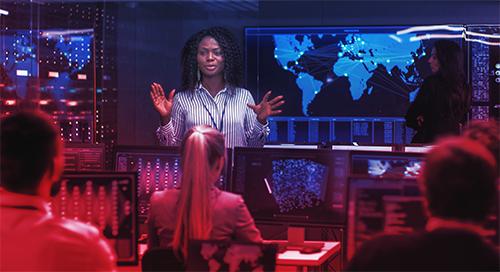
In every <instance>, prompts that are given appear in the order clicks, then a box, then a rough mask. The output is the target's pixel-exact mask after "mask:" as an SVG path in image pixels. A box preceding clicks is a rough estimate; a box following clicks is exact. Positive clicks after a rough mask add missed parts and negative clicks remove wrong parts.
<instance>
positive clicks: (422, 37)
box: [410, 33, 500, 46]
mask: <svg viewBox="0 0 500 272" xmlns="http://www.w3.org/2000/svg"><path fill="white" fill-rule="evenodd" d="M456 38H464V40H466V41H468V42H478V43H482V44H486V45H493V46H500V42H489V41H484V40H480V39H474V38H468V37H467V36H466V35H465V33H463V34H425V35H420V36H415V37H411V38H410V41H411V42H415V41H421V40H430V39H456Z"/></svg>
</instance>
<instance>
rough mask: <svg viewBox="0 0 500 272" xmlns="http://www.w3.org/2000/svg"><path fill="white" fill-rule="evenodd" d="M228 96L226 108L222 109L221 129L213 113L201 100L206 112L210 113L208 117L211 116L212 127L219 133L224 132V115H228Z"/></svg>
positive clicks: (225, 103) (225, 102)
mask: <svg viewBox="0 0 500 272" xmlns="http://www.w3.org/2000/svg"><path fill="white" fill-rule="evenodd" d="M227 101H228V99H227V94H226V100H225V101H224V107H223V108H222V116H221V118H220V128H219V126H217V123H216V122H215V119H214V117H213V115H212V113H211V112H210V111H209V110H208V108H207V106H206V105H205V102H203V98H202V99H201V104H202V105H203V107H204V108H205V110H206V111H207V113H208V116H210V120H211V121H212V125H213V126H214V127H215V129H217V130H218V131H220V132H222V129H223V128H224V114H226V106H227Z"/></svg>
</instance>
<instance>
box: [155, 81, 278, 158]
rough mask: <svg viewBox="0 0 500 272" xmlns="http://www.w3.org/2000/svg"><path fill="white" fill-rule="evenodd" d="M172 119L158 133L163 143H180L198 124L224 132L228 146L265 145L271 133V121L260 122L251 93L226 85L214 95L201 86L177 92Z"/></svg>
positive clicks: (170, 144)
mask: <svg viewBox="0 0 500 272" xmlns="http://www.w3.org/2000/svg"><path fill="white" fill-rule="evenodd" d="M173 103H174V104H173V106H172V116H171V118H170V122H169V123H168V124H166V125H164V126H160V127H159V128H158V129H157V131H156V135H157V136H158V140H159V141H160V144H162V145H169V146H177V145H180V144H181V141H182V138H183V136H184V133H185V132H187V131H188V130H189V129H190V128H191V127H194V126H197V125H202V124H205V125H209V126H211V127H214V128H216V129H218V130H219V131H221V129H222V133H223V134H224V137H225V139H226V147H229V148H233V147H235V146H256V147H260V146H263V145H264V143H265V141H266V138H267V136H268V135H269V128H268V124H266V125H262V124H261V123H260V122H259V121H257V115H256V114H255V112H254V111H253V110H252V109H251V108H249V107H248V106H247V104H254V100H253V98H252V95H251V94H250V92H249V91H248V90H246V89H243V88H232V87H229V86H226V88H224V89H223V90H221V91H220V92H219V93H218V94H217V95H216V96H215V97H212V96H211V95H210V93H209V92H208V91H207V90H206V89H205V88H204V87H203V86H202V85H199V87H198V88H196V89H195V90H194V91H183V92H179V93H176V95H175V96H174V102H173Z"/></svg>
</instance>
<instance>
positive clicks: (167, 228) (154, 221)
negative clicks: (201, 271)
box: [148, 187, 262, 248]
mask: <svg viewBox="0 0 500 272" xmlns="http://www.w3.org/2000/svg"><path fill="white" fill-rule="evenodd" d="M179 196H180V190H177V189H172V190H166V191H160V192H155V193H153V195H152V196H151V208H150V213H149V218H148V236H149V238H148V247H149V248H153V247H158V246H159V247H169V246H171V243H172V239H173V234H174V229H175V223H176V222H177V211H178V209H177V202H178V199H179ZM210 207H211V208H212V232H211V234H210V238H209V239H211V240H236V241H244V242H255V243H260V242H262V237H261V235H260V231H259V230H258V229H257V227H256V226H255V223H254V221H253V218H252V215H250V212H249V211H248V209H247V206H246V205H245V202H244V201H243V198H242V197H241V196H240V195H236V194H232V193H228V192H224V191H221V190H219V189H217V188H216V187H214V188H213V190H212V191H211V192H210Z"/></svg>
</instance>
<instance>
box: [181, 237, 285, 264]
mask: <svg viewBox="0 0 500 272" xmlns="http://www.w3.org/2000/svg"><path fill="white" fill-rule="evenodd" d="M277 252H278V247H277V245H275V244H257V243H242V242H234V241H214V240H193V241H189V247H188V258H187V262H186V269H187V270H188V271H274V270H275V266H276V254H277Z"/></svg>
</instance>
